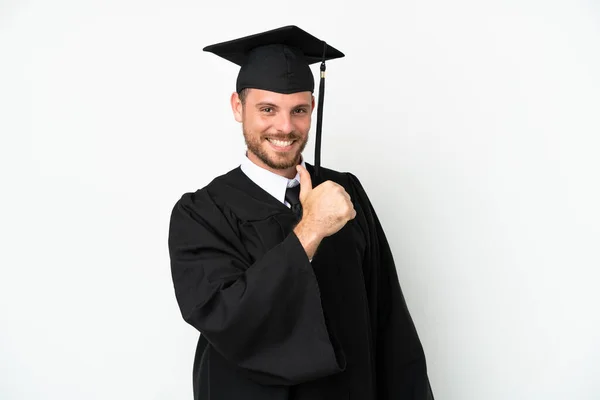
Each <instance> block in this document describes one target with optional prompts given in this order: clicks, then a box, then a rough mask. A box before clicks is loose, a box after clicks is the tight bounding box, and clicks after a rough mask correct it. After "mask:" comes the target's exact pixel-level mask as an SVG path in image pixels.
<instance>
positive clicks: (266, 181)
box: [240, 154, 306, 207]
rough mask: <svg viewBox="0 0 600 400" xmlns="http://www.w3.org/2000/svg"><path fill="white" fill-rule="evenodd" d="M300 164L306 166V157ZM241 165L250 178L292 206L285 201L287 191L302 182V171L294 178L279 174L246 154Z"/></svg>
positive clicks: (286, 203)
mask: <svg viewBox="0 0 600 400" xmlns="http://www.w3.org/2000/svg"><path fill="white" fill-rule="evenodd" d="M300 164H301V165H302V166H303V167H304V168H306V165H305V164H304V158H302V159H301V162H300ZM240 167H241V169H242V171H243V172H244V173H245V174H246V175H247V176H248V178H250V179H251V180H252V181H253V182H254V183H256V184H257V185H258V186H260V187H261V188H262V189H264V190H265V191H266V192H267V193H269V194H270V195H271V196H273V197H275V198H276V199H277V200H279V201H280V202H282V203H283V204H285V205H286V206H288V207H290V205H289V204H288V202H287V201H285V191H286V189H287V188H289V187H294V186H298V185H299V184H300V173H296V176H295V177H294V178H293V179H288V178H286V177H285V176H281V175H277V174H276V173H274V172H271V171H269V170H266V169H264V168H262V167H259V166H258V165H256V164H254V163H253V162H252V161H250V159H249V158H248V157H247V156H246V155H245V154H244V159H243V160H242V164H241V165H240Z"/></svg>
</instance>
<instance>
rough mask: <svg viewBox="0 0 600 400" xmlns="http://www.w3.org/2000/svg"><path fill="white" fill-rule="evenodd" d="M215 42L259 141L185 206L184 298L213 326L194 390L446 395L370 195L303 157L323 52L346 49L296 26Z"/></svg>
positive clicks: (288, 395)
mask: <svg viewBox="0 0 600 400" xmlns="http://www.w3.org/2000/svg"><path fill="white" fill-rule="evenodd" d="M205 50H207V51H212V52H214V53H215V54H218V55H220V56H222V57H224V58H226V59H228V60H230V61H232V62H235V63H238V64H239V65H240V66H241V69H240V73H239V75H238V80H237V86H236V92H235V93H233V94H232V96H231V107H232V110H233V114H234V117H235V119H236V120H237V121H238V122H240V123H241V124H242V128H243V133H244V138H245V141H246V144H247V152H246V156H245V157H244V159H243V161H242V164H241V165H240V166H239V167H237V168H235V169H233V170H231V171H230V172H228V173H226V174H224V175H222V176H219V177H217V178H215V179H214V180H213V181H212V182H211V183H210V184H208V185H207V186H206V187H204V188H202V189H200V190H198V191H196V192H195V193H186V194H184V195H183V196H182V197H181V199H180V200H179V201H178V202H177V203H176V205H175V207H174V209H173V212H172V215H171V224H170V231H169V251H170V256H171V269H172V276H173V283H174V287H175V293H176V297H177V301H178V304H179V306H180V309H181V313H182V315H183V318H184V319H185V320H186V321H187V322H188V323H190V324H191V325H192V326H194V327H195V328H197V329H198V330H199V331H200V333H201V335H200V339H199V342H198V346H197V349H196V358H195V362H194V371H193V382H194V398H195V399H203V400H204V399H211V400H215V399H217V400H221V399H222V400H237V399H257V400H258V399H260V400H263V399H311V400H319V399H327V400H337V399H340V400H341V399H356V400H371V399H373V400H374V399H385V400H391V399H395V400H396V399H411V400H429V399H433V395H432V393H431V389H430V385H429V380H428V377H427V370H426V364H425V356H424V353H423V349H422V347H421V343H420V341H419V338H418V336H417V332H416V330H415V327H414V325H413V322H412V320H411V318H410V314H409V312H408V310H407V308H406V304H405V302H404V299H403V296H402V293H401V290H400V286H399V284H398V278H397V274H396V268H395V265H394V260H393V257H392V254H391V252H390V248H389V246H388V243H387V240H386V237H385V234H384V232H383V229H382V227H381V225H380V223H379V220H378V218H377V215H376V213H375V211H374V209H373V207H372V205H371V203H370V201H369V199H368V197H367V194H366V193H365V191H364V189H363V187H362V186H361V184H360V182H359V180H358V179H357V178H356V176H354V175H352V174H350V173H341V172H336V171H333V170H330V169H327V168H319V171H318V173H317V171H316V168H315V167H317V166H318V165H315V167H313V166H311V165H310V164H307V163H305V162H304V160H303V159H302V151H303V149H304V147H305V145H306V143H307V140H308V132H309V128H310V125H311V114H312V111H313V109H314V106H315V100H314V97H313V94H312V93H313V90H314V78H313V76H312V73H311V71H310V68H309V63H312V62H316V61H319V60H321V61H322V62H323V63H322V69H324V62H325V60H326V59H332V58H337V57H341V56H343V54H342V53H340V52H339V51H337V50H336V49H334V48H333V47H331V46H327V45H324V42H322V41H320V40H318V39H316V38H315V37H313V36H312V35H309V34H308V33H306V32H304V31H303V30H301V29H299V28H297V27H295V26H290V27H284V28H279V29H275V30H272V31H268V32H264V33H261V34H257V35H252V36H248V37H245V38H242V39H237V40H233V41H229V42H224V43H220V44H217V45H213V46H209V47H207V48H205ZM323 78H324V77H323V75H322V77H321V82H323V81H322V79H323ZM322 87H323V86H322ZM321 92H322V91H321ZM320 95H321V96H322V93H320ZM319 128H320V127H318V129H317V131H318V132H320V129H319ZM316 159H318V156H317V158H316ZM298 184H299V185H298Z"/></svg>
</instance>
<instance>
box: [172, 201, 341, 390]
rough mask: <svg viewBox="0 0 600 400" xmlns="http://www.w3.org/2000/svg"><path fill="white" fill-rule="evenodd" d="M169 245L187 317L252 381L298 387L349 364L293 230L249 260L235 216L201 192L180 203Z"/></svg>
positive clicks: (177, 291)
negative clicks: (235, 226)
mask: <svg viewBox="0 0 600 400" xmlns="http://www.w3.org/2000/svg"><path fill="white" fill-rule="evenodd" d="M168 243H169V254H170V258H171V273H172V278H173V284H174V288H175V295H176V298H177V302H178V304H179V308H180V310H181V314H182V316H183V318H184V320H185V321H187V322H188V323H189V324H190V325H192V326H194V327H195V328H196V329H198V330H199V331H200V332H201V334H202V335H203V336H204V337H205V338H206V339H207V341H208V342H209V343H210V344H211V345H212V346H213V347H214V348H215V349H216V350H217V351H218V352H219V353H220V354H221V355H222V356H223V357H224V358H226V359H227V360H228V361H230V362H232V363H234V364H235V365H237V366H238V367H239V368H241V369H242V370H243V371H244V372H245V373H247V374H249V376H250V378H251V379H253V380H255V381H257V382H258V383H260V384H265V385H294V384H298V383H302V382H305V381H309V380H314V379H317V378H321V377H324V376H328V375H331V374H334V373H337V372H341V371H343V370H344V368H345V358H344V355H343V353H342V351H341V349H340V348H339V344H338V343H337V342H335V339H334V338H333V337H330V336H329V333H328V330H327V327H326V323H325V317H324V314H323V309H322V305H321V298H320V293H319V287H318V284H317V280H316V277H315V274H314V271H313V270H312V266H311V264H310V262H309V260H308V257H307V254H306V252H305V250H304V248H303V247H302V244H301V243H300V241H299V239H298V237H297V236H296V235H295V233H294V232H291V233H290V234H289V235H288V236H287V237H286V238H285V239H284V240H283V241H282V242H281V243H279V244H278V245H276V246H275V247H273V248H272V249H271V250H269V251H268V252H266V253H265V254H264V256H263V257H262V258H261V259H259V260H256V261H255V262H254V263H253V264H251V265H250V264H249V262H248V261H247V260H248V257H247V255H246V254H245V250H244V247H243V246H242V244H241V243H240V241H239V239H238V238H237V236H236V234H235V231H234V230H233V229H232V225H231V220H230V219H228V218H227V217H226V216H225V215H224V214H223V212H222V211H221V210H220V209H219V207H217V205H216V204H215V203H214V202H213V201H212V199H211V197H210V196H209V195H208V193H207V192H206V191H202V190H201V191H198V192H196V193H195V194H191V193H187V194H185V195H183V196H182V198H181V199H180V200H179V201H178V202H177V203H176V204H175V207H174V208H173V211H172V214H171V220H170V226H169V240H168Z"/></svg>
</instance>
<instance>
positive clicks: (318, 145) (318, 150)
mask: <svg viewBox="0 0 600 400" xmlns="http://www.w3.org/2000/svg"><path fill="white" fill-rule="evenodd" d="M326 52H327V43H325V42H323V60H322V61H321V80H320V82H319V104H318V106H317V134H316V138H315V175H316V176H317V177H319V167H320V166H321V130H322V128H323V101H324V100H325V69H326V67H325V54H326Z"/></svg>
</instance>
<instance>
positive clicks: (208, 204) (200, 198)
mask: <svg viewBox="0 0 600 400" xmlns="http://www.w3.org/2000/svg"><path fill="white" fill-rule="evenodd" d="M236 169H238V168H235V169H233V170H231V171H229V172H227V173H224V174H222V175H219V176H217V177H215V178H214V179H213V180H212V181H210V183H208V184H207V185H206V186H204V187H201V188H199V189H197V190H196V191H194V192H191V191H190V192H185V193H183V194H182V195H180V197H179V198H178V199H177V200H176V201H175V205H174V206H173V212H175V211H177V210H179V211H187V212H192V213H194V212H195V213H202V212H206V211H215V210H216V209H218V208H219V207H218V204H219V197H221V196H220V194H221V193H223V192H224V191H226V190H227V188H228V187H230V185H229V182H230V181H231V177H232V175H233V174H234V173H235V171H236Z"/></svg>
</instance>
